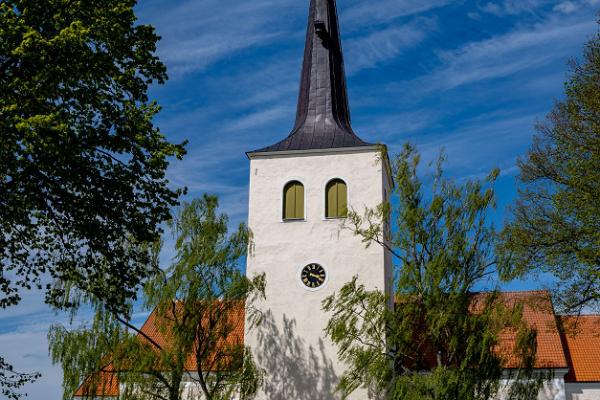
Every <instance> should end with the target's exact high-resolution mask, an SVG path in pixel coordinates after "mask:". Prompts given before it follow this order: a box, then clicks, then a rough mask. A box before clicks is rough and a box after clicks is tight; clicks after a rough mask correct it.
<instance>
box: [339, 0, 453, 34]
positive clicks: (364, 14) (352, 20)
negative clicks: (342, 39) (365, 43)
mask: <svg viewBox="0 0 600 400" xmlns="http://www.w3.org/2000/svg"><path fill="white" fill-rule="evenodd" d="M354 3H355V4H353V5H350V7H348V8H347V10H346V11H343V12H342V13H341V17H340V18H341V20H342V21H343V22H344V24H345V26H347V29H348V30H349V31H351V30H354V29H360V28H362V27H364V26H372V25H373V24H379V23H383V22H389V21H391V20H394V19H396V18H400V17H406V16H412V15H417V14H422V13H424V12H427V11H431V10H434V9H436V8H440V7H443V6H446V5H448V4H451V3H452V1H451V0H431V1H422V0H377V1H355V2H354Z"/></svg>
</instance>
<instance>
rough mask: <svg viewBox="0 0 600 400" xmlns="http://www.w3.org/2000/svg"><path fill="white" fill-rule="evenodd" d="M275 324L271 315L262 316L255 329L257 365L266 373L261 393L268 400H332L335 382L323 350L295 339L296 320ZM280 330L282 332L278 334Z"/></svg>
mask: <svg viewBox="0 0 600 400" xmlns="http://www.w3.org/2000/svg"><path fill="white" fill-rule="evenodd" d="M282 322H283V325H281V324H276V322H275V319H274V318H273V315H272V314H271V312H268V313H267V314H265V316H264V319H263V320H262V322H261V324H260V326H259V327H257V328H256V329H258V342H259V348H260V352H259V353H258V354H256V358H257V360H258V362H259V364H260V365H261V366H262V367H263V368H265V369H266V374H267V376H265V384H264V392H265V394H266V395H267V398H268V399H270V400H289V399H294V400H304V399H306V400H314V399H323V400H333V399H339V396H337V395H334V392H335V388H336V385H337V383H338V378H337V376H336V374H335V372H334V370H333V364H332V362H331V361H330V360H329V359H328V358H327V356H326V353H325V346H324V343H323V341H322V340H321V339H319V345H318V347H319V348H318V349H316V348H314V347H313V346H307V345H306V343H305V341H304V340H303V339H302V338H300V337H298V336H296V334H295V329H296V320H295V319H289V318H287V317H286V316H285V315H284V316H283V321H282ZM281 328H282V329H283V330H281Z"/></svg>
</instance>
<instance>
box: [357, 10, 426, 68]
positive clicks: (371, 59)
mask: <svg viewBox="0 0 600 400" xmlns="http://www.w3.org/2000/svg"><path fill="white" fill-rule="evenodd" d="M435 27H436V25H435V23H434V22H433V21H432V20H430V19H423V18H418V19H416V20H414V21H412V22H411V23H409V24H406V25H403V26H398V27H396V26H392V27H390V28H387V29H383V30H379V31H375V32H373V33H371V34H369V35H367V36H363V37H359V38H355V39H352V40H350V41H348V44H347V45H346V46H345V51H346V54H347V57H346V59H347V60H349V61H348V73H349V74H353V73H356V72H358V71H359V70H362V69H365V68H372V67H374V66H376V65H377V64H379V63H381V62H384V61H388V60H391V59H394V58H396V57H397V56H398V55H399V54H401V53H402V52H403V51H405V50H407V49H411V48H414V47H416V46H418V45H419V44H420V43H421V42H422V41H423V40H424V39H425V38H426V37H427V34H428V32H430V31H431V30H433V29H435Z"/></svg>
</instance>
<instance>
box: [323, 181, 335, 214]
mask: <svg viewBox="0 0 600 400" xmlns="http://www.w3.org/2000/svg"><path fill="white" fill-rule="evenodd" d="M326 191H327V199H326V202H327V204H326V206H325V208H326V210H325V216H326V217H327V218H335V217H337V200H338V199H337V187H336V182H335V181H331V182H329V183H328V184H327V188H326Z"/></svg>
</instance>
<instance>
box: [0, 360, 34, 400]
mask: <svg viewBox="0 0 600 400" xmlns="http://www.w3.org/2000/svg"><path fill="white" fill-rule="evenodd" d="M39 377H40V374H39V373H32V374H25V373H21V372H17V371H15V369H14V368H13V366H12V365H10V364H8V363H7V362H5V361H4V358H3V357H0V394H2V396H4V398H6V399H8V400H18V399H20V398H21V397H22V395H21V394H20V393H19V392H18V390H19V389H21V388H22V387H23V386H25V385H26V384H27V383H29V382H32V381H34V380H36V379H37V378H39Z"/></svg>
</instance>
